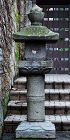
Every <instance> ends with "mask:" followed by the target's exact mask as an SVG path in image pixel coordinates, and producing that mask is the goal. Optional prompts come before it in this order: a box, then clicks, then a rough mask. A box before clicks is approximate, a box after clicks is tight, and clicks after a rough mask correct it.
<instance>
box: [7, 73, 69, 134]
mask: <svg viewBox="0 0 70 140" xmlns="http://www.w3.org/2000/svg"><path fill="white" fill-rule="evenodd" d="M26 83H27V80H26V77H20V78H17V79H16V80H15V81H14V86H13V88H12V89H11V92H10V101H9V103H8V111H7V116H6V118H5V120H4V132H5V133H11V132H15V129H16V127H17V126H18V124H20V122H22V121H25V120H26V118H27V116H26V114H27V97H26V95H27V94H26V93H27V85H26ZM45 119H46V120H48V121H51V122H52V123H54V124H55V126H56V130H59V131H61V130H62V131H64V130H65V131H68V130H70V75H64V74H63V75H59V74H58V75H57V74H48V75H46V76H45Z"/></svg>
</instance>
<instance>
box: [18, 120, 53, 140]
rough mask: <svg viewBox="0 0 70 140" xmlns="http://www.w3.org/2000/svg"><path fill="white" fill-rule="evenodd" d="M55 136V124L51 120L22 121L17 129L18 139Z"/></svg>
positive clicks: (51, 137) (50, 137)
mask: <svg viewBox="0 0 70 140" xmlns="http://www.w3.org/2000/svg"><path fill="white" fill-rule="evenodd" d="M24 138H40V139H41V138H44V139H45V138H46V139H54V138H55V126H54V124H52V123H51V122H48V121H47V122H46V121H45V122H27V121H26V122H22V123H21V124H20V125H19V126H18V127H17V129H16V139H20V140H23V139H24Z"/></svg>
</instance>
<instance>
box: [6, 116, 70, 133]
mask: <svg viewBox="0 0 70 140" xmlns="http://www.w3.org/2000/svg"><path fill="white" fill-rule="evenodd" d="M25 120H27V116H26V115H13V114H12V115H8V116H7V117H6V118H5V120H4V132H6V133H11V132H15V129H16V128H17V126H18V125H19V124H20V123H21V122H22V121H25ZM45 120H46V121H51V122H52V123H54V124H55V126H56V130H59V131H70V115H46V116H45Z"/></svg>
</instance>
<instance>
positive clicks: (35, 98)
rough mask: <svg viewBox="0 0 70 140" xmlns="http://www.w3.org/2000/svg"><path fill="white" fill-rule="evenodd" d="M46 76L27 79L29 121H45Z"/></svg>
mask: <svg viewBox="0 0 70 140" xmlns="http://www.w3.org/2000/svg"><path fill="white" fill-rule="evenodd" d="M44 101H45V92H44V76H30V77H29V76H28V77H27V110H28V114H27V119H28V121H44V120H45V107H44Z"/></svg>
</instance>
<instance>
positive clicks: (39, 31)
mask: <svg viewBox="0 0 70 140" xmlns="http://www.w3.org/2000/svg"><path fill="white" fill-rule="evenodd" d="M13 39H14V40H15V41H16V42H24V41H28V40H43V41H46V42H47V41H49V42H50V41H57V40H59V33H55V32H53V31H51V30H50V29H48V28H47V27H45V26H40V25H39V26H35V25H32V26H28V27H24V28H23V29H22V30H21V31H20V32H16V33H14V34H13Z"/></svg>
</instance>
